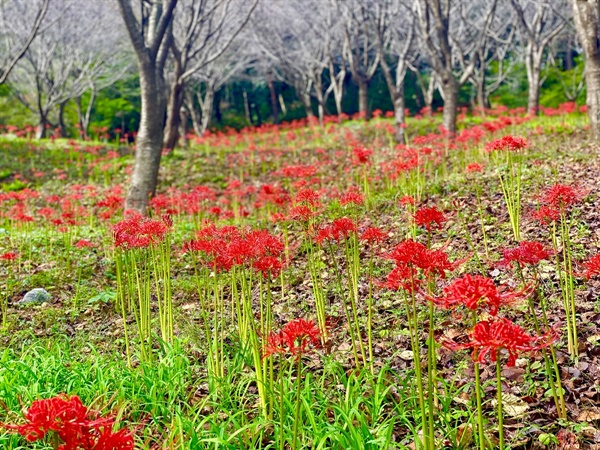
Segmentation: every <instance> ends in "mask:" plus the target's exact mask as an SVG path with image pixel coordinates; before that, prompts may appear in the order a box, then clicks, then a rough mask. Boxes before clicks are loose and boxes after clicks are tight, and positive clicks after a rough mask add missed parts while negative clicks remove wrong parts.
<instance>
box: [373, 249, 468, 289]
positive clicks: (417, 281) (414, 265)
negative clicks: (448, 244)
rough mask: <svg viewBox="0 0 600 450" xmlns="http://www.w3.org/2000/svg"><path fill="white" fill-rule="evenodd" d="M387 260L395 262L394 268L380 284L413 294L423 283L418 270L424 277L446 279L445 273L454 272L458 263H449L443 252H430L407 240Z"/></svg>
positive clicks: (390, 253) (387, 256)
mask: <svg viewBox="0 0 600 450" xmlns="http://www.w3.org/2000/svg"><path fill="white" fill-rule="evenodd" d="M386 258H387V259H391V260H393V261H394V262H395V264H396V267H395V268H394V269H392V271H391V272H390V273H389V274H388V276H387V279H386V281H385V282H384V283H383V284H382V286H383V287H386V288H388V289H393V290H398V289H404V290H406V291H408V292H415V291H417V290H419V289H420V285H421V283H422V282H423V278H421V276H420V274H419V269H420V270H421V271H422V273H423V275H424V276H425V277H427V276H429V275H438V276H440V278H445V277H446V272H447V271H452V270H454V269H455V268H456V267H457V265H458V264H460V262H454V263H452V262H450V260H449V259H448V255H447V254H446V252H445V251H444V250H432V249H429V248H427V247H426V246H425V245H423V244H421V243H420V242H416V241H413V240H412V239H407V240H405V241H402V242H400V243H399V244H398V245H396V247H394V249H393V250H392V251H391V252H389V253H387V254H386Z"/></svg>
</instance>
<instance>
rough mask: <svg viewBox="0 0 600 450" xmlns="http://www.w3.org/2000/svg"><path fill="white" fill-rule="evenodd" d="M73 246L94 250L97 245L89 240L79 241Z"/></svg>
mask: <svg viewBox="0 0 600 450" xmlns="http://www.w3.org/2000/svg"><path fill="white" fill-rule="evenodd" d="M73 246H74V247H77V248H92V247H95V246H96V244H94V243H93V242H92V241H90V240H88V239H79V240H78V241H77V242H75V244H73Z"/></svg>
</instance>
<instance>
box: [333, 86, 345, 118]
mask: <svg viewBox="0 0 600 450" xmlns="http://www.w3.org/2000/svg"><path fill="white" fill-rule="evenodd" d="M343 96H344V89H343V88H340V89H339V90H334V92H333V98H334V100H335V110H336V111H337V115H338V116H341V115H342V114H343V113H344V110H343V109H342V97H343Z"/></svg>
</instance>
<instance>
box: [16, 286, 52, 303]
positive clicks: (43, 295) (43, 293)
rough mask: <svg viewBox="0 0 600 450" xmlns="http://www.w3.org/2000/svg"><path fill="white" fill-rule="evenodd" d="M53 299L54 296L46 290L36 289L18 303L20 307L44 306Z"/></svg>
mask: <svg viewBox="0 0 600 450" xmlns="http://www.w3.org/2000/svg"><path fill="white" fill-rule="evenodd" d="M51 299H52V296H51V295H50V294H49V293H48V291H47V290H46V289H42V288H36V289H32V290H30V291H29V292H28V293H27V294H25V296H24V297H23V299H22V300H21V301H20V302H19V303H18V304H19V305H27V304H42V303H47V302H49V301H50V300H51Z"/></svg>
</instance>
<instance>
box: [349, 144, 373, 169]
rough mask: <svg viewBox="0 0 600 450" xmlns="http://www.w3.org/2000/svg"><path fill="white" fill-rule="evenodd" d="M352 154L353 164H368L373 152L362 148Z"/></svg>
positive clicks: (356, 149)
mask: <svg viewBox="0 0 600 450" xmlns="http://www.w3.org/2000/svg"><path fill="white" fill-rule="evenodd" d="M352 154H353V155H354V162H355V164H359V165H362V164H370V162H371V156H372V155H373V150H371V149H368V148H364V147H357V148H355V149H354V150H352Z"/></svg>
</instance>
